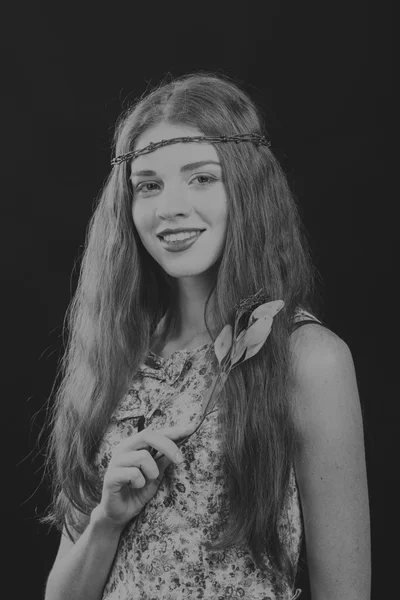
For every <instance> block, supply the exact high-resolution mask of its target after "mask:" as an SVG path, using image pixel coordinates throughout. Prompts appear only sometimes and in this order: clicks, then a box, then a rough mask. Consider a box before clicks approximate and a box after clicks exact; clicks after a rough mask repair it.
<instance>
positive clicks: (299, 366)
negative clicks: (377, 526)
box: [292, 325, 371, 600]
mask: <svg viewBox="0 0 400 600" xmlns="http://www.w3.org/2000/svg"><path fill="white" fill-rule="evenodd" d="M292 341H293V352H294V369H295V381H296V389H295V394H294V405H295V412H296V422H297V427H298V433H299V439H300V440H301V448H300V451H299V453H298V455H297V457H296V476H297V481H298V484H299V491H300V498H301V504H302V509H303V516H304V527H305V541H306V549H307V561H308V568H309V575H310V585H311V595H312V600H344V598H346V600H369V599H370V594H371V589H370V586H371V556H370V516H369V500H368V487H367V474H366V464H365V450H364V435H363V423H362V414H361V408H360V400H359V395H358V389H357V381H356V375H355V370H354V364H353V360H352V356H351V352H350V350H349V348H348V346H347V345H346V343H345V342H344V341H343V340H341V339H340V338H339V337H338V336H336V335H335V334H334V333H331V332H329V331H327V330H326V329H324V328H322V327H321V326H316V325H305V326H304V327H301V328H299V330H298V331H296V332H295V334H293V336H292Z"/></svg>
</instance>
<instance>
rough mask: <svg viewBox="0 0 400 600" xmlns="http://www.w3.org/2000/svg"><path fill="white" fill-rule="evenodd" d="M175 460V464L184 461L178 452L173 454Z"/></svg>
mask: <svg viewBox="0 0 400 600" xmlns="http://www.w3.org/2000/svg"><path fill="white" fill-rule="evenodd" d="M175 460H176V462H177V463H181V462H184V461H185V457H184V456H183V454H182V453H181V452H179V451H178V452H177V453H176V454H175Z"/></svg>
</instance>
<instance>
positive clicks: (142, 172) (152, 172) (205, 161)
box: [131, 160, 221, 177]
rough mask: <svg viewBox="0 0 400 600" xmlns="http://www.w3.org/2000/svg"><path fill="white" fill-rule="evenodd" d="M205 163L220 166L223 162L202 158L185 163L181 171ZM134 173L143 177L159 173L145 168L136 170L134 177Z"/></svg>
mask: <svg viewBox="0 0 400 600" xmlns="http://www.w3.org/2000/svg"><path fill="white" fill-rule="evenodd" d="M204 165H218V166H219V167H220V166H221V163H219V162H217V161H216V160H201V161H200V162H194V163H189V164H187V165H183V167H181V170H180V172H181V173H187V172H188V171H193V170H194V169H198V168H199V167H204ZM134 175H137V176H143V177H153V176H155V175H157V173H156V172H155V171H150V170H144V171H135V172H134V173H132V174H131V177H133V176H134Z"/></svg>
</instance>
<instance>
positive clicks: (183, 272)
mask: <svg viewBox="0 0 400 600" xmlns="http://www.w3.org/2000/svg"><path fill="white" fill-rule="evenodd" d="M198 135H204V134H203V133H202V132H201V131H198V130H197V129H194V128H190V127H184V126H177V125H169V124H166V123H163V124H160V125H156V126H154V127H152V128H150V129H148V130H147V131H145V132H144V133H143V134H142V135H141V136H140V137H139V138H138V140H137V141H136V144H135V149H136V150H137V149H140V148H144V147H145V146H147V145H148V144H149V143H150V142H158V141H160V140H163V139H170V138H176V137H183V136H198ZM212 161H213V162H212ZM196 163H203V164H201V165H200V164H196ZM214 163H218V164H214ZM131 173H132V174H131V182H132V188H133V200H132V216H133V221H134V224H135V226H136V229H137V232H138V234H139V236H140V239H141V241H142V243H143V245H144V247H145V248H146V250H147V251H148V252H149V254H151V256H152V257H153V258H154V260H156V261H157V262H158V263H159V265H160V266H161V267H162V268H163V269H164V271H166V272H167V273H168V274H169V275H170V276H171V277H176V278H179V277H189V276H196V275H201V274H205V273H206V271H208V269H210V267H212V265H213V264H214V263H215V262H216V260H217V259H218V257H219V256H220V254H221V251H222V247H223V243H224V239H225V230H226V221H227V198H226V193H225V187H224V185H223V183H222V171H221V166H220V164H219V157H218V154H217V152H216V150H215V148H214V147H213V146H212V145H211V144H208V143H205V142H201V143H196V142H187V143H184V142H180V143H176V144H171V145H169V146H164V147H161V148H158V149H157V150H155V151H153V152H150V153H149V154H143V155H141V156H138V157H137V158H136V159H134V160H133V161H132V163H131ZM180 228H182V229H186V228H187V229H195V230H198V229H200V230H202V231H203V232H202V233H201V234H200V236H199V237H197V238H192V239H191V240H188V241H187V242H186V240H185V241H184V242H182V243H183V244H186V246H188V247H186V246H185V248H184V249H182V250H181V251H177V252H174V251H173V250H174V249H175V248H176V246H174V244H173V243H168V241H167V240H162V239H160V238H159V237H157V236H158V234H160V232H162V231H163V230H164V229H180ZM188 233H189V232H188ZM192 233H193V232H192ZM193 240H195V241H193Z"/></svg>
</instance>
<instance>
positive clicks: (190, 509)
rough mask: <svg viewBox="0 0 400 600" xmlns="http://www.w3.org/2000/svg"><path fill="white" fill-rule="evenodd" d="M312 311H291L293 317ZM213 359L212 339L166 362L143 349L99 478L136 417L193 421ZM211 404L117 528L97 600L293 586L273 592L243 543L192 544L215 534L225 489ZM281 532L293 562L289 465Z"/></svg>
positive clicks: (259, 598) (218, 598) (266, 598)
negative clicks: (142, 501)
mask: <svg viewBox="0 0 400 600" xmlns="http://www.w3.org/2000/svg"><path fill="white" fill-rule="evenodd" d="M304 318H313V319H314V320H316V321H317V322H318V320H317V319H315V317H313V316H312V315H310V314H309V313H306V311H301V312H298V313H297V315H296V318H295V320H298V319H304ZM217 367H218V361H217V358H216V356H215V354H214V348H213V344H212V342H209V343H207V344H204V345H203V346H200V347H198V348H196V349H195V350H178V351H176V352H174V353H173V354H172V355H171V356H170V357H169V358H167V359H165V358H162V357H157V356H156V355H155V354H153V353H152V352H150V354H149V356H148V358H147V360H146V362H145V364H143V365H141V368H140V370H139V372H138V373H137V375H136V377H135V378H134V381H132V383H131V386H130V388H129V390H128V392H127V394H126V395H125V396H124V397H123V398H122V400H121V402H120V403H119V405H118V407H117V409H116V411H115V412H114V414H113V417H112V419H111V423H110V426H109V428H108V430H107V432H106V435H105V436H104V439H103V442H102V444H101V446H100V449H99V452H98V454H97V457H96V466H97V468H98V470H99V473H100V476H101V477H104V474H105V471H106V469H107V467H108V463H109V461H110V458H111V453H112V450H113V448H114V447H115V446H116V445H117V444H118V443H119V442H120V441H121V440H122V439H124V438H126V437H128V436H130V435H133V434H134V433H136V432H137V427H138V419H139V416H140V415H144V416H145V418H146V427H148V426H151V427H152V428H153V429H160V428H162V427H173V426H175V425H178V424H179V425H183V424H185V423H192V422H199V421H200V419H201V414H202V397H203V392H204V391H205V390H207V389H208V388H209V387H210V385H211V384H212V380H213V376H214V374H215V373H216V369H217ZM221 442H222V436H221V431H220V428H219V422H218V408H215V409H214V410H213V411H212V412H211V414H210V415H209V416H207V417H206V419H205V421H204V423H203V424H202V426H201V427H200V429H199V430H198V431H197V432H196V433H195V434H193V435H192V436H191V437H190V438H189V440H188V441H187V442H186V443H185V444H184V445H183V446H182V447H181V451H182V454H183V455H184V457H185V462H183V463H181V464H180V465H175V464H174V463H172V464H170V465H169V466H168V467H167V469H166V470H165V473H164V477H163V479H162V481H161V484H160V487H159V488H158V490H157V493H156V494H155V496H154V497H153V498H152V499H151V500H150V501H149V502H148V503H147V504H146V506H145V507H144V508H143V509H142V511H141V512H140V513H139V515H138V516H137V517H136V519H133V520H132V521H131V522H130V523H128V525H127V526H126V527H125V529H124V530H123V532H122V534H121V537H120V541H119V545H118V549H117V552H116V555H115V559H114V562H113V565H112V568H111V570H110V573H109V577H108V580H107V583H106V586H105V588H104V593H103V600H133V599H135V600H136V599H137V600H139V599H140V600H156V599H157V600H158V599H160V598H162V599H163V600H181V599H184V598H193V599H194V598H202V599H204V600H228V599H232V600H236V599H239V598H241V599H244V600H278V598H279V600H292V599H293V598H297V597H298V594H299V593H300V590H298V592H297V593H296V594H295V591H294V590H293V589H291V588H290V589H289V587H287V590H286V591H285V593H284V594H283V595H279V596H278V595H277V594H276V593H275V592H274V582H273V581H271V579H268V578H267V577H266V576H265V575H264V574H263V573H262V572H261V571H260V570H259V569H258V568H256V566H255V564H254V562H253V560H252V557H251V554H250V552H249V551H248V550H247V549H246V548H243V547H234V548H230V549H229V550H225V551H217V552H208V551H206V549H205V548H204V547H202V546H200V544H199V542H200V541H203V542H204V541H207V540H209V541H211V540H213V539H215V538H217V537H218V535H219V529H218V523H219V522H220V519H221V516H222V520H224V519H226V518H227V517H228V515H227V514H226V508H225V507H226V505H227V491H226V488H225V482H224V473H223V470H222V463H221ZM279 530H280V535H281V537H282V540H283V541H284V542H285V544H286V545H287V547H288V549H289V551H290V553H291V556H292V559H293V560H294V562H295V563H297V561H298V557H299V553H300V543H301V537H302V523H301V512H300V505H299V495H298V490H297V485H296V480H295V475H294V469H293V468H292V471H291V479H290V487H289V492H288V495H287V501H286V508H285V510H284V511H283V513H282V515H281V517H280V527H279Z"/></svg>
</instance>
